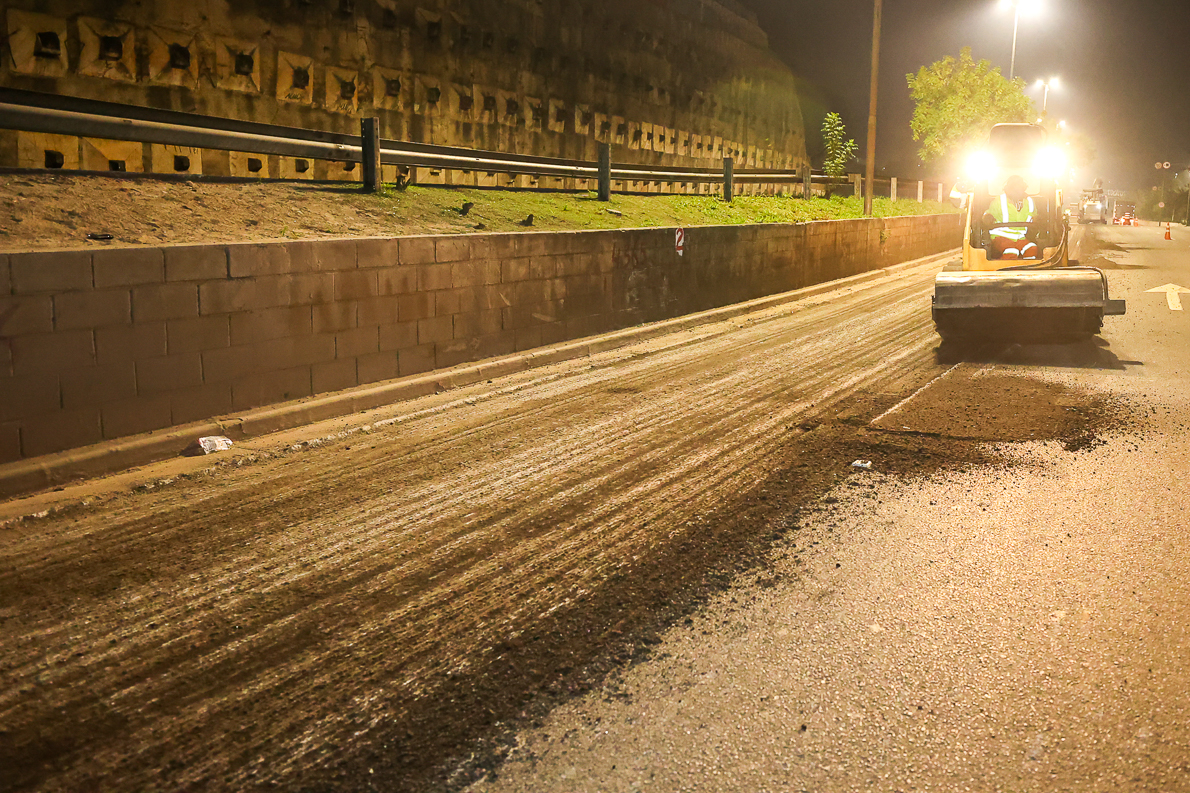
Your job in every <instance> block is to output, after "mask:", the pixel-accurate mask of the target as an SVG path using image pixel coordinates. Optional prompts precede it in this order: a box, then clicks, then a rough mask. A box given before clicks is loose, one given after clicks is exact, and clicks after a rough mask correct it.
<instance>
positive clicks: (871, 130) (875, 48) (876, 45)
mask: <svg viewBox="0 0 1190 793" xmlns="http://www.w3.org/2000/svg"><path fill="white" fill-rule="evenodd" d="M882 4H883V0H876V16H875V19H874V21H873V23H872V98H871V101H870V102H869V103H868V167H867V173H866V174H865V177H866V184H865V188H864V214H865V215H867V216H868V217H871V216H872V195H873V191H874V190H875V187H876V89H877V88H878V87H879V85H878V82H877V81H878V80H879V79H880V14H881V10H882V8H881V6H882Z"/></svg>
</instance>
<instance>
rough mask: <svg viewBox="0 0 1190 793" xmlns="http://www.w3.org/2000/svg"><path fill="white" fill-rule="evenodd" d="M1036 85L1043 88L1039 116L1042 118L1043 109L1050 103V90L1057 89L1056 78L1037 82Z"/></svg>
mask: <svg viewBox="0 0 1190 793" xmlns="http://www.w3.org/2000/svg"><path fill="white" fill-rule="evenodd" d="M1037 84H1038V85H1040V86H1042V87H1043V88H1045V93H1044V94H1043V95H1042V98H1041V115H1043V116H1044V115H1045V108H1046V106H1047V105H1048V104H1049V101H1050V89H1051V88H1057V87H1058V78H1057V77H1051V78H1050V79H1048V80H1038V81H1037Z"/></svg>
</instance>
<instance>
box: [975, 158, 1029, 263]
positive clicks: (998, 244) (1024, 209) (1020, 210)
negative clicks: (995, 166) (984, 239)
mask: <svg viewBox="0 0 1190 793" xmlns="http://www.w3.org/2000/svg"><path fill="white" fill-rule="evenodd" d="M1028 193H1029V185H1028V184H1027V183H1026V182H1025V180H1024V178H1023V177H1020V176H1010V177H1008V181H1007V182H1006V183H1005V184H1004V192H1003V193H1001V194H1000V195H999V196H998V197H997V198H993V199H992V203H991V206H989V207H988V211H987V214H986V215H984V216H983V219H984V223H986V224H988V225H991V224H993V223H1012V222H1021V223H1030V222H1032V221H1033V219H1034V217H1035V216H1036V214H1037V207H1036V205H1034V203H1033V199H1032V198H1031V197H1030V196H1029V194H1028ZM991 234H992V246H991V251H990V253H991V258H993V259H1040V258H1041V249H1040V248H1038V247H1037V243H1035V242H1032V241H1031V240H1029V239H1027V237H1028V234H1029V227H1028V226H1000V227H999V228H993V229H992V230H991Z"/></svg>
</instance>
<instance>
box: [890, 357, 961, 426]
mask: <svg viewBox="0 0 1190 793" xmlns="http://www.w3.org/2000/svg"><path fill="white" fill-rule="evenodd" d="M962 365H963V364H962V362H961V361H960V362H959V363H956V364H955V365H954V366H952V367H950V368H949V369H947V370H946V371H945V372H943V373H942V374H940V375H938V376H937V377H935V378H934V379H933V380H931V381H930V382H928V383H926V384H925V385H923V386H922V387H921V388H919V389H917V390H916V391H914V392H913V393H912V394H910V395H909V396H907V397H905V398H904V399H902V400H901V401H900V402H898V403H897V404H895V405H893V406H892V407H890V408H889V409H888V410H886V411H884V412H883V413H881V414H880V415H879V416H877V417H876V418H874V419H872V420H871V421H869V422H868V426H869V427H874V426H876V424H877V423H878V422H879V421H880V420H881V419H883V418H884V417H885V416H890V415H892V414H893V413H896V412H897V411H898V410H900V409H901V408H903V407H905V405H907V404H909V402H910V401H912V400H913V399H914V398H915V397H916V396H917V395H918V394H920V393H921V392H922V391H925V390H926V389H927V388H929V387H930V386H932V385H934V383H937V382H938V381H939V380H941V379H942V378H944V377H946V376H947V375H949V374H950V373H951V372H953V371H954V370H955V369H958V368H959V367H960V366H962Z"/></svg>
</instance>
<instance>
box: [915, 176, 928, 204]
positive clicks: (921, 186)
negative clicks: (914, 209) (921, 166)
mask: <svg viewBox="0 0 1190 793" xmlns="http://www.w3.org/2000/svg"><path fill="white" fill-rule="evenodd" d="M925 198H926V183H925V182H923V181H921V180H920V179H919V180H918V181H917V203H919V204H920V203H921V202H922V201H924V200H925Z"/></svg>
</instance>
